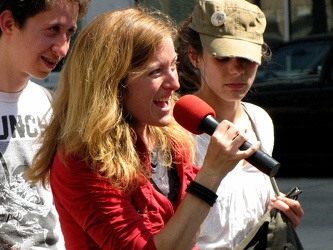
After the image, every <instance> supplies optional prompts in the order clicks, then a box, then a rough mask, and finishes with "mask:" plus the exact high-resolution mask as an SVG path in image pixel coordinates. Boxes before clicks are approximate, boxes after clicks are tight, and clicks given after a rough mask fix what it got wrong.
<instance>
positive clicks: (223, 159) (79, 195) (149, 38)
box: [27, 7, 259, 250]
mask: <svg viewBox="0 0 333 250" xmlns="http://www.w3.org/2000/svg"><path fill="white" fill-rule="evenodd" d="M175 35H176V30H175V25H174V23H173V21H172V20H171V19H170V18H168V17H167V16H166V15H163V14H162V13H160V12H157V11H154V12H151V11H148V10H145V9H143V8H140V7H137V8H127V9H121V10H115V11H111V12H107V13H104V14H102V15H100V16H98V17H96V18H95V19H94V20H93V21H92V22H91V23H90V24H89V25H87V26H86V27H85V28H84V30H83V31H81V32H80V34H79V36H78V38H77V39H76V41H75V43H74V45H73V48H72V51H71V53H70V55H69V57H68V59H67V60H66V62H65V65H64V67H63V69H62V73H61V77H60V83H59V86H58V89H57V92H56V96H55V98H54V102H53V110H54V111H53V116H52V118H51V122H50V124H49V126H48V127H47V128H46V129H45V131H44V133H43V137H42V147H41V149H40V150H39V151H38V153H37V155H36V157H35V159H34V162H33V163H34V164H33V165H34V166H33V168H32V169H31V170H30V171H29V172H28V173H27V175H28V177H29V178H30V180H31V181H32V182H38V181H41V183H42V184H43V185H44V186H45V187H46V186H47V185H48V184H49V183H50V185H51V189H52V192H53V195H54V200H55V205H56V208H57V210H58V213H59V217H60V223H61V228H62V231H63V234H64V237H65V244H66V249H67V250H70V249H181V250H184V249H192V248H193V249H195V248H196V239H197V236H198V233H199V231H200V225H201V223H202V222H203V221H204V219H205V217H206V216H207V214H208V211H209V209H210V207H211V206H212V204H214V202H215V200H216V194H215V191H216V190H217V187H218V186H219V184H220V182H221V181H222V179H223V178H224V177H225V176H226V175H227V173H228V172H229V171H231V170H232V169H233V168H234V167H235V165H236V164H237V162H238V161H240V160H241V159H244V158H247V157H249V156H250V155H251V154H253V153H254V152H255V151H256V149H257V148H258V147H259V145H258V144H255V143H254V144H253V146H252V147H251V148H249V149H248V150H246V151H240V150H239V149H238V148H239V147H240V145H242V144H243V143H244V142H245V140H246V139H247V138H246V137H245V136H243V133H241V132H240V131H239V130H237V129H236V128H235V127H234V125H233V124H231V123H229V122H227V121H224V122H222V123H221V124H220V125H219V126H218V128H217V129H216V132H215V133H214V135H213V136H212V142H211V144H210V145H211V146H210V149H209V150H208V153H207V156H206V158H205V163H204V164H203V166H202V168H201V169H200V171H199V172H198V168H196V167H194V166H193V165H192V164H193V161H194V143H193V140H192V139H191V138H192V137H191V134H189V132H187V131H185V130H184V129H183V128H182V127H181V126H180V125H178V123H177V122H175V120H174V119H173V116H172V109H173V106H174V103H175V101H176V100H177V95H176V94H175V91H176V90H177V89H178V88H179V82H178V74H177V68H176V62H177V54H176V52H175V49H174V44H173V41H174V38H175ZM235 135H238V136H237V138H236V139H234V140H232V139H233V138H235Z"/></svg>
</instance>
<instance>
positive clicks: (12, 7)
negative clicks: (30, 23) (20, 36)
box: [0, 0, 91, 35]
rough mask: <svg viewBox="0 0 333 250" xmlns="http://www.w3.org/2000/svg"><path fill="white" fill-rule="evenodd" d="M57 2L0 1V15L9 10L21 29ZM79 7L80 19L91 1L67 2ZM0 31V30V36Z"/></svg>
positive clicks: (51, 0) (45, 0)
mask: <svg viewBox="0 0 333 250" xmlns="http://www.w3.org/2000/svg"><path fill="white" fill-rule="evenodd" d="M58 1H59V0H1V2H0V13H2V12H3V11H5V10H9V11H10V12H11V13H12V15H13V17H14V20H15V22H16V24H17V25H18V27H19V28H22V27H23V26H24V24H25V22H26V20H27V19H28V18H30V17H33V16H35V15H37V14H38V13H40V12H43V11H46V10H48V9H50V8H51V7H52V5H53V4H56V3H57V2H58ZM69 1H71V2H73V3H76V4H78V5H79V17H78V18H79V19H81V18H82V17H83V16H85V14H86V13H87V11H88V7H89V3H90V1H91V0H69ZM1 34H2V31H1V30H0V35H1Z"/></svg>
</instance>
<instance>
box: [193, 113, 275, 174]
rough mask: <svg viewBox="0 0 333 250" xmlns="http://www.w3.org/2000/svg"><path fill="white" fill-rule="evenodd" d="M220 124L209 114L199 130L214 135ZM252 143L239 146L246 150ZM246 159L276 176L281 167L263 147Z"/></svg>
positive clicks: (266, 172)
mask: <svg viewBox="0 0 333 250" xmlns="http://www.w3.org/2000/svg"><path fill="white" fill-rule="evenodd" d="M218 124H219V122H218V121H217V120H216V119H215V118H214V117H213V116H211V115H207V116H206V117H205V118H204V119H203V120H202V121H201V122H200V125H199V131H202V132H204V133H207V134H209V135H212V134H213V133H214V131H215V129H216V127H217V125H218ZM251 145H252V144H251V143H250V142H248V141H246V142H244V143H243V144H242V145H241V146H240V147H239V149H240V150H246V149H248V148H249V147H251ZM246 160H247V161H248V162H249V163H251V164H252V165H253V166H255V167H256V168H257V169H259V170H260V171H261V172H263V173H264V174H266V175H268V176H270V177H274V176H275V175H276V174H277V172H278V171H279V169H280V167H281V164H280V163H279V162H278V161H276V160H275V159H273V158H272V157H271V156H270V155H268V154H266V153H265V152H263V151H262V150H261V149H258V150H257V151H256V152H255V153H254V154H253V155H251V156H250V157H248V158H246Z"/></svg>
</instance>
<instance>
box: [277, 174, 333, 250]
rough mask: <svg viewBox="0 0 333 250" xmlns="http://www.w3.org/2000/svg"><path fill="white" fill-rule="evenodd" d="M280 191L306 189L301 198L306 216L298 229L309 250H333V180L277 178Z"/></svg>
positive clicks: (304, 245)
mask: <svg viewBox="0 0 333 250" xmlns="http://www.w3.org/2000/svg"><path fill="white" fill-rule="evenodd" d="M276 181H277V183H278V185H279V187H280V191H281V192H283V193H286V192H287V191H289V189H291V188H292V187H294V186H297V187H299V189H302V190H303V193H302V194H301V195H300V196H299V198H298V199H299V201H300V202H301V204H302V207H303V210H304V213H305V215H304V217H303V219H302V222H301V224H300V226H299V227H298V228H297V233H298V236H299V238H300V240H301V242H302V244H303V247H304V249H305V250H333V179H332V178H329V179H324V178H299V179H298V178H281V177H280V178H279V177H277V178H276Z"/></svg>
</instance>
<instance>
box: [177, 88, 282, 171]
mask: <svg viewBox="0 0 333 250" xmlns="http://www.w3.org/2000/svg"><path fill="white" fill-rule="evenodd" d="M173 115H174V117H175V119H176V121H177V122H178V123H179V124H180V125H181V126H183V127H184V128H185V129H187V130H188V131H190V132H192V133H193V134H202V133H207V134H209V135H212V134H213V133H214V131H215V129H216V127H217V126H218V124H219V122H218V121H217V120H216V119H215V116H216V114H215V111H214V110H213V109H212V107H210V106H209V105H208V104H207V103H206V102H204V101H203V100H201V99H200V98H199V97H197V96H194V95H185V96H183V97H181V98H180V99H179V100H178V101H177V102H176V104H175V107H174V110H173ZM249 147H251V143H249V142H248V141H246V142H245V143H244V144H243V145H242V146H240V147H239V149H240V150H246V149H248V148H249ZM246 160H247V161H248V162H249V163H251V164H252V165H253V166H255V167H256V168H258V169H259V170H260V171H262V172H263V173H265V174H266V175H268V176H270V177H273V176H275V175H276V174H277V172H278V170H279V168H280V166H281V164H280V163H279V162H278V161H276V160H275V159H273V158H272V157H271V156H270V155H268V154H266V153H265V152H263V151H262V150H260V149H258V150H257V151H256V152H255V153H254V154H253V155H251V156H250V157H249V158H247V159H246Z"/></svg>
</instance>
